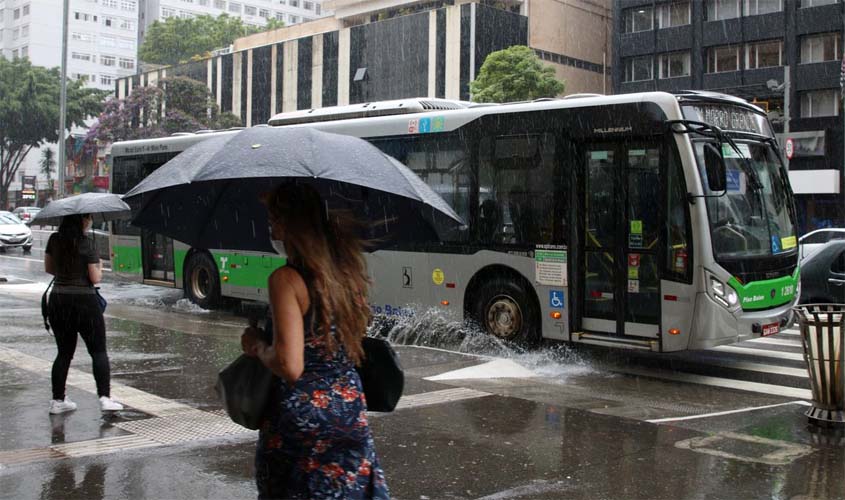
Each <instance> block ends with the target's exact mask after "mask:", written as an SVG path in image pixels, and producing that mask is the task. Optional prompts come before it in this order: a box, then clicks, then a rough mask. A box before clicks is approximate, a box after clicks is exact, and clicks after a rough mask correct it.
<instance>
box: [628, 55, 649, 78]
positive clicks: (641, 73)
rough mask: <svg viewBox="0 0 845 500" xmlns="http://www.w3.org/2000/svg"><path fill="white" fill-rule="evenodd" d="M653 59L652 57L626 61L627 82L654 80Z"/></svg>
mask: <svg viewBox="0 0 845 500" xmlns="http://www.w3.org/2000/svg"><path fill="white" fill-rule="evenodd" d="M653 66H654V65H653V59H652V57H651V56H644V57H630V58H627V59H625V81H626V82H639V81H643V80H653V79H654V69H653Z"/></svg>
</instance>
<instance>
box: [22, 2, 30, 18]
mask: <svg viewBox="0 0 845 500" xmlns="http://www.w3.org/2000/svg"><path fill="white" fill-rule="evenodd" d="M23 15H25V16H28V15H29V4H26V5H24V6H23Z"/></svg>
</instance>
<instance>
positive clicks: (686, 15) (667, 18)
mask: <svg viewBox="0 0 845 500" xmlns="http://www.w3.org/2000/svg"><path fill="white" fill-rule="evenodd" d="M689 23H690V3H689V2H675V3H669V4H663V5H661V6H659V7H658V8H657V26H658V27H660V28H671V27H672V26H683V25H685V24H689Z"/></svg>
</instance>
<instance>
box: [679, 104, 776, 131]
mask: <svg viewBox="0 0 845 500" xmlns="http://www.w3.org/2000/svg"><path fill="white" fill-rule="evenodd" d="M684 116H685V117H686V118H687V119H689V120H696V121H701V122H704V123H709V124H711V125H715V126H717V127H719V128H720V129H722V130H728V131H733V132H750V133H752V134H759V135H771V132H770V130H769V127H768V123H767V122H766V118H765V117H763V116H761V115H759V114H757V113H754V112H753V111H750V110H747V109H742V108H739V107H735V106H725V105H695V106H684Z"/></svg>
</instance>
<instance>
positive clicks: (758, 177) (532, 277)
mask: <svg viewBox="0 0 845 500" xmlns="http://www.w3.org/2000/svg"><path fill="white" fill-rule="evenodd" d="M268 125H269V126H280V127H315V128H317V129H320V130H323V131H327V132H333V133H339V134H348V135H353V136H357V137H361V138H363V139H365V140H367V141H369V142H370V143H371V144H373V145H375V146H376V147H378V148H380V149H381V150H382V151H384V152H385V153H387V154H390V155H392V156H393V157H395V158H396V159H398V160H399V161H401V162H402V163H404V164H405V165H407V166H408V167H409V168H411V169H412V170H413V171H414V172H415V173H416V174H417V175H419V176H420V178H422V179H423V180H425V181H426V182H427V183H428V184H429V185H430V186H432V188H433V189H435V190H436V191H437V192H438V193H439V194H440V195H441V196H442V197H443V198H444V199H445V200H446V201H447V202H448V203H449V204H450V205H451V206H452V208H453V209H454V210H455V211H456V212H457V213H458V214H459V215H461V217H462V218H463V219H464V220H465V221H466V224H465V225H463V226H460V227H454V228H449V229H448V230H446V231H445V232H443V234H441V235H440V237H439V239H438V241H430V242H419V241H414V242H405V243H403V242H401V241H400V242H396V243H395V244H394V245H393V246H391V247H390V248H387V249H383V250H379V251H376V252H373V253H371V254H369V255H368V257H367V259H368V265H369V270H370V273H371V276H372V279H373V288H372V290H371V305H372V309H373V311H374V313H376V314H382V315H387V316H393V315H407V314H413V313H414V311H421V310H429V309H431V308H436V309H439V310H442V311H443V312H444V313H445V314H447V317H451V318H455V319H456V320H471V321H474V322H475V323H477V324H478V326H479V327H480V328H481V329H483V330H484V331H486V332H487V333H489V334H490V335H494V336H496V337H498V338H500V339H504V340H509V341H510V340H519V341H527V342H532V341H537V340H539V339H541V338H546V339H557V340H563V341H569V342H573V343H584V344H594V345H601V346H611V347H620V348H629V349H644V350H650V351H656V352H672V351H681V350H691V349H703V348H709V347H713V346H717V345H721V344H730V343H735V342H739V341H743V340H747V339H751V338H755V337H760V336H765V335H772V334H775V333H777V332H779V331H781V330H782V329H784V328H786V327H788V326H790V325H791V324H792V313H791V308H792V307H793V306H794V305H795V304H796V302H797V299H798V297H799V269H798V253H797V241H796V233H795V227H796V224H795V220H796V217H795V207H794V202H793V194H792V191H791V188H790V185H789V181H788V177H787V172H786V170H785V168H784V165H783V162H782V158H781V154H780V151H779V147H778V145H777V142H776V140H775V137H774V132H773V129H772V127H771V124H770V122H769V121H768V119H767V117H766V114H765V113H764V111H763V110H761V109H760V108H758V107H756V106H754V105H752V104H749V103H748V102H746V101H744V100H742V99H739V98H735V97H731V96H727V95H723V94H716V93H709V92H699V91H685V92H678V93H666V92H648V93H638V94H624V95H616V96H602V95H594V94H590V95H573V96H568V97H566V98H562V99H545V100H538V101H534V102H524V103H513V104H495V105H490V104H483V105H482V104H473V103H468V102H462V101H447V100H438V99H406V100H400V101H385V102H377V103H365V104H357V105H348V106H338V107H331V108H322V109H311V110H300V111H296V112H289V113H283V114H279V115H276V116H274V117H272V118H271V119H270V121H269V123H268ZM268 125H259V126H268ZM231 133H237V131H224V132H211V133H197V134H180V135H178V136H174V137H167V138H162V139H150V140H139V141H129V142H122V143H116V144H114V145H113V147H112V152H111V154H112V162H113V166H112V170H111V176H112V186H113V190H114V191H115V192H117V193H123V192H126V191H128V190H129V189H130V188H131V187H132V186H134V185H135V184H137V183H138V182H139V181H140V180H141V179H143V178H144V177H145V176H146V175H149V173H150V172H152V171H153V170H155V169H156V168H157V167H158V166H160V165H161V164H163V163H164V162H166V161H167V160H168V159H170V158H172V157H174V156H175V155H177V154H179V152H181V151H183V150H184V149H186V148H187V147H189V146H190V145H192V144H195V143H197V142H199V141H202V140H204V139H206V138H208V137H212V136H215V135H217V134H231ZM338 161H343V160H342V158H339V159H338ZM233 168H237V167H236V166H233ZM113 233H114V234H113V235H112V242H113V254H114V255H113V269H114V270H115V271H116V272H118V273H120V274H123V275H125V276H128V277H134V278H135V279H137V280H142V281H144V282H146V283H155V284H162V285H166V286H171V287H179V288H184V290H185V294H186V296H187V297H189V298H190V299H191V300H192V301H194V302H196V303H198V304H200V305H201V306H203V307H213V306H215V305H217V304H219V303H220V301H221V300H222V299H223V298H225V297H231V298H236V299H244V300H258V301H266V300H267V297H266V293H267V291H266V279H267V276H268V274H269V272H271V271H272V270H273V269H274V268H276V267H278V266H279V265H282V261H281V260H280V259H278V258H277V257H275V256H273V255H267V254H260V253H250V252H235V251H230V250H227V249H205V248H189V247H187V246H186V245H184V244H181V243H180V242H178V241H172V240H170V239H169V238H165V237H162V236H160V235H156V234H151V233H148V232H144V231H139V230H138V229H137V228H134V227H132V226H130V225H128V224H126V223H117V224H115V226H114V228H113Z"/></svg>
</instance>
